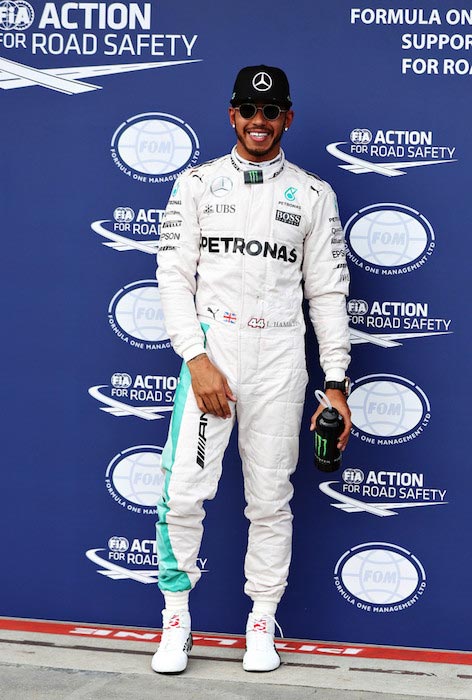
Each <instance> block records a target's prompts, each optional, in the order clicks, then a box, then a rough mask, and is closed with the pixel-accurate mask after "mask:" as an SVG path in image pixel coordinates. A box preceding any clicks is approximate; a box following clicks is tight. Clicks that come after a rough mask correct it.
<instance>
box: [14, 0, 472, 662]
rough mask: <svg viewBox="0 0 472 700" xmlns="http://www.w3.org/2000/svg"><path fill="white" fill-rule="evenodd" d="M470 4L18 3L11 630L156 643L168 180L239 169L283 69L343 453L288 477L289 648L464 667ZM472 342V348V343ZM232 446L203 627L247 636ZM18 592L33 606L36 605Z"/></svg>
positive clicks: (196, 609)
mask: <svg viewBox="0 0 472 700" xmlns="http://www.w3.org/2000/svg"><path fill="white" fill-rule="evenodd" d="M471 26H472V10H470V9H469V8H468V7H467V3H452V2H449V0H442V1H441V2H440V3H439V2H437V3H435V2H409V3H399V2H396V1H395V0H392V1H391V2H390V3H387V4H386V5H385V7H383V8H379V7H377V3H366V2H363V3H360V4H357V5H354V4H351V3H349V2H347V1H346V0H338V1H337V2H336V3H332V4H329V3H324V2H323V3H322V2H319V1H316V2H303V1H300V0H298V1H297V0H296V1H295V2H292V3H290V4H288V5H287V4H282V3H277V2H276V3H274V2H267V1H266V0H260V2H258V3H256V4H254V3H252V2H248V1H247V0H240V2H239V3H238V4H237V5H231V6H229V5H228V4H225V3H216V4H215V3H210V2H199V3H194V2H190V0H182V2H180V3H178V4H175V3H171V2H168V1H167V0H159V2H152V3H146V2H141V1H139V2H114V3H112V2H99V3H89V2H83V3H72V2H69V3H57V2H37V1H34V2H26V1H25V0H16V1H11V2H0V89H1V90H2V92H1V94H0V102H1V124H2V129H1V132H0V144H1V164H2V187H1V190H0V198H1V212H2V232H3V247H4V251H6V255H5V256H4V258H5V260H6V264H5V265H4V271H3V284H4V299H5V301H6V305H5V308H4V313H5V317H6V323H5V324H4V330H5V333H4V335H3V340H2V351H3V361H2V368H3V372H4V377H3V382H2V388H3V392H2V395H3V420H2V428H3V439H2V445H3V450H2V452H3V469H2V479H3V483H4V490H3V499H2V501H3V502H2V516H3V575H2V577H1V581H0V600H1V606H0V613H1V614H2V615H9V616H19V617H36V618H48V619H67V620H76V621H89V622H101V623H109V624H111V623H116V624H129V625H134V626H137V625H140V626H159V624H160V610H161V607H162V603H161V599H160V595H159V593H158V591H157V587H156V585H155V583H156V578H157V564H158V562H157V557H156V553H155V547H154V532H155V520H156V514H155V508H154V504H155V502H156V500H157V497H158V494H159V490H160V488H161V474H160V469H159V465H160V454H161V451H162V447H163V445H164V442H165V438H166V434H167V428H168V424H169V416H170V413H169V410H170V409H171V407H172V401H173V395H174V390H175V386H176V382H177V379H176V378H177V376H178V373H179V364H180V363H179V359H178V358H177V356H175V355H174V353H173V351H172V349H171V348H170V345H169V342H168V339H167V337H166V333H165V329H164V326H163V322H162V313H161V309H160V304H159V291H158V288H157V285H156V282H155V281H154V280H155V251H156V247H157V245H156V244H157V240H158V236H159V222H160V217H161V215H162V211H163V209H164V207H165V204H166V202H167V199H168V197H169V193H170V191H171V189H172V186H173V182H174V180H175V178H176V177H177V176H178V174H179V173H180V172H182V170H184V169H185V168H187V167H189V166H190V165H192V164H194V163H199V162H202V161H204V160H207V159H210V158H214V157H216V156H219V155H221V154H223V153H225V152H227V151H228V150H229V149H230V148H231V147H232V145H233V142H232V139H233V131H232V129H230V127H229V123H228V119H227V114H226V110H227V105H228V101H229V98H230V93H231V88H232V85H233V80H234V77H235V75H236V72H237V70H238V69H239V68H240V67H242V66H243V65H251V64H258V63H266V64H268V65H280V66H281V67H283V68H284V69H285V70H286V71H287V73H288V75H289V78H290V81H291V86H292V97H293V100H294V109H295V113H296V116H295V122H294V126H293V128H292V129H291V130H290V132H289V134H288V135H287V136H286V138H285V141H284V148H285V151H286V154H287V157H288V158H289V160H292V161H294V162H296V163H298V164H299V165H301V166H303V167H305V168H306V169H308V170H310V171H314V172H316V173H318V174H319V175H320V176H321V177H323V178H324V179H326V180H328V181H329V182H330V183H331V184H332V185H333V187H334V189H335V190H336V192H337V193H338V197H339V202H340V210H341V216H342V220H343V222H344V223H345V225H346V240H347V246H348V256H349V259H350V267H351V273H352V287H351V297H350V300H349V314H350V317H351V327H352V341H353V352H352V356H353V360H352V365H351V369H350V374H351V376H352V378H353V381H354V390H353V393H352V396H351V398H350V405H351V408H352V412H353V422H354V428H353V435H352V437H351V440H350V444H349V448H348V451H347V453H346V454H345V458H344V464H343V469H342V470H341V471H340V472H338V473H335V474H334V475H323V474H321V473H319V472H316V471H315V469H314V467H313V464H312V444H311V436H310V434H309V432H308V425H309V416H310V415H311V413H312V412H313V410H314V408H315V400H314V398H313V390H314V388H316V387H317V386H319V385H320V383H321V381H322V377H321V372H320V370H319V367H318V363H317V348H316V342H315V339H314V337H313V332H312V331H311V330H309V331H308V334H307V348H308V354H309V357H310V369H311V382H310V386H309V394H308V396H307V407H306V415H305V419H304V426H303V430H302V436H301V447H302V450H301V458H300V463H299V468H298V471H297V473H296V475H295V477H294V483H295V498H294V501H293V508H294V512H295V535H294V554H293V564H292V570H291V576H290V585H289V588H288V590H287V593H286V595H285V597H284V599H283V601H282V604H281V606H280V611H279V618H280V622H281V623H282V625H283V627H284V631H285V633H286V635H287V636H296V637H302V638H312V639H313V638H314V639H320V640H337V641H346V642H347V641H351V642H364V643H368V642H370V643H382V644H396V645H413V646H419V647H436V648H456V649H470V635H469V634H468V630H469V628H470V624H471V622H472V621H471V612H470V605H469V590H468V580H469V576H470V573H471V561H470V554H469V546H468V545H467V540H468V533H469V530H470V505H469V500H470V497H469V489H470V488H471V487H472V477H471V476H470V470H469V469H468V467H469V464H468V457H467V442H468V433H469V430H468V428H469V415H468V410H467V409H468V395H469V392H470V387H469V386H468V383H470V378H469V375H470V372H469V364H470V362H469V358H468V356H467V354H466V352H465V348H466V347H467V342H469V341H470V328H469V322H468V320H467V318H468V315H467V313H466V312H467V308H468V302H467V298H468V292H467V286H466V284H467V279H468V276H469V273H468V270H469V261H468V247H467V246H468V244H467V240H468V238H467V235H468V231H467V228H468V225H469V224H468V222H469V218H470V217H469V216H467V215H466V205H467V201H468V199H469V190H470V157H471V149H472V143H471V136H470V133H471V132H470V80H471V77H470V72H471V65H472V61H471V60H470V58H469V56H470V45H471V43H472V41H471V36H472V29H471ZM468 338H469V341H468V340H467V339H468ZM242 511H243V493H242V483H241V475H240V464H239V459H238V457H237V452H236V443H235V440H234V436H233V440H232V442H231V445H230V448H229V451H228V455H227V458H226V461H225V468H224V474H223V477H222V482H221V486H220V491H219V494H218V497H217V499H216V500H215V501H213V502H211V503H210V504H208V516H207V521H206V524H207V527H206V533H205V537H204V541H203V545H202V551H201V554H200V559H199V566H200V567H201V569H202V571H203V572H204V573H203V577H202V581H201V583H200V584H199V586H198V588H197V589H196V590H195V592H194V593H193V594H192V611H193V621H194V625H195V628H196V629H206V630H212V631H217V632H223V631H224V632H235V633H239V632H242V631H243V626H244V623H245V616H246V613H247V610H248V607H249V601H248V600H247V599H246V598H245V597H244V594H243V592H242V587H243V574H242V564H243V555H244V550H245V539H246V532H247V523H246V522H245V520H244V517H243V515H242ZM25 580H27V582H28V585H27V587H25V585H24V582H25Z"/></svg>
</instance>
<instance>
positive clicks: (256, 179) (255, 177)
mask: <svg viewBox="0 0 472 700" xmlns="http://www.w3.org/2000/svg"><path fill="white" fill-rule="evenodd" d="M263 180H264V176H263V175H262V170H245V171H244V182H245V183H246V185H257V184H259V183H260V182H263Z"/></svg>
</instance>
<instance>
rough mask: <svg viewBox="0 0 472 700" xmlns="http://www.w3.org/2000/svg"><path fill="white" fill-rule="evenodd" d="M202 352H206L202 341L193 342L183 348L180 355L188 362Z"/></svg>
mask: <svg viewBox="0 0 472 700" xmlns="http://www.w3.org/2000/svg"><path fill="white" fill-rule="evenodd" d="M203 353H206V350H205V347H204V345H203V343H195V345H191V346H190V347H189V348H187V349H186V350H184V352H183V353H182V357H183V358H184V362H189V361H190V360H193V358H194V357H196V356H197V355H202V354H203Z"/></svg>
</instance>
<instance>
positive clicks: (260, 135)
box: [249, 131, 268, 139]
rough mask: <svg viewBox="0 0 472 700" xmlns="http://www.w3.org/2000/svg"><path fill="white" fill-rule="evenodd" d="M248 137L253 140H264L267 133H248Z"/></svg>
mask: <svg viewBox="0 0 472 700" xmlns="http://www.w3.org/2000/svg"><path fill="white" fill-rule="evenodd" d="M249 135H250V136H252V138H253V139H264V138H265V137H266V136H268V134H267V132H265V131H250V132H249Z"/></svg>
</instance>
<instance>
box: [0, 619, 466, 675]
mask: <svg viewBox="0 0 472 700" xmlns="http://www.w3.org/2000/svg"><path fill="white" fill-rule="evenodd" d="M0 630H10V631H17V632H36V633H40V634H62V635H66V636H68V637H74V638H75V639H79V638H81V637H82V638H84V637H85V638H87V637H93V638H94V639H113V640H117V641H128V642H130V641H135V642H152V643H154V644H155V643H156V642H158V641H159V640H160V638H161V632H160V630H151V629H142V628H141V629H133V628H129V627H114V626H111V625H91V624H88V623H86V624H85V623H84V624H81V623H77V624H74V623H71V622H50V621H45V620H26V619H18V618H17V619H13V618H12V619H10V618H0ZM193 640H194V644H195V646H205V647H219V648H222V647H225V648H227V649H243V648H244V646H245V640H244V637H241V636H239V635H233V634H227V635H226V634H213V633H211V632H210V633H208V634H207V633H200V634H199V633H194V635H193ZM276 646H277V648H278V650H279V651H282V652H288V653H296V654H309V655H316V656H344V657H351V658H364V659H394V660H397V661H424V662H428V663H443V664H461V665H467V666H471V665H472V653H469V652H461V651H442V650H439V649H438V650H435V649H411V648H409V647H384V646H369V645H365V644H358V645H355V644H338V643H336V644H331V643H326V642H314V641H310V640H295V639H283V640H276Z"/></svg>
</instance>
